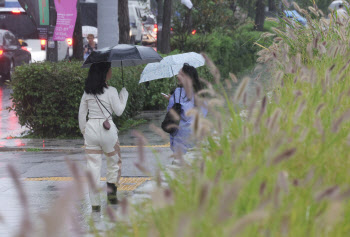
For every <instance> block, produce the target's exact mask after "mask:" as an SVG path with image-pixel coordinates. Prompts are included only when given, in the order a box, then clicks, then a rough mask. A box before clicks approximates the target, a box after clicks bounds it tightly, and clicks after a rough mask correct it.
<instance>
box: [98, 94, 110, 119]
mask: <svg viewBox="0 0 350 237" xmlns="http://www.w3.org/2000/svg"><path fill="white" fill-rule="evenodd" d="M95 99H97V100H98V101H99V102H100V104H101V105H102V106H103V108H105V110H107V112H108V113H109V114H110V116H109V117H111V116H112V114H111V113H110V112H109V110H108V109H107V108H106V107H105V106H104V105H103V104H102V102H101V101H100V99H99V98H98V97H97V95H95ZM97 100H96V103H97V105H98V107H99V108H100V110H101V112H102V114H103V115H104V116H105V117H106V118H107V116H106V115H105V114H104V113H103V111H102V109H101V106H100V104H99V103H98V102H97ZM109 117H108V118H109ZM108 118H107V119H108Z"/></svg>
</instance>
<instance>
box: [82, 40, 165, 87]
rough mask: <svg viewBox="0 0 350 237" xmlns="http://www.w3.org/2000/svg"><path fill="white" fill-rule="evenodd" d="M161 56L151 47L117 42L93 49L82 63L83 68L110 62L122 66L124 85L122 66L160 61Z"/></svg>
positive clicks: (114, 65) (113, 65)
mask: <svg viewBox="0 0 350 237" xmlns="http://www.w3.org/2000/svg"><path fill="white" fill-rule="evenodd" d="M161 60H162V57H161V56H160V55H159V54H158V53H157V52H156V51H154V49H153V48H151V47H145V46H136V45H128V44H118V45H116V46H114V47H108V48H103V49H100V50H95V51H93V52H91V54H90V55H89V56H88V57H87V59H86V60H85V62H84V63H83V66H82V67H83V68H89V67H90V66H91V64H93V63H101V62H110V63H111V65H112V67H121V68H122V80H123V86H124V75H123V67H124V66H125V67H127V66H136V65H140V64H146V63H153V62H160V61H161Z"/></svg>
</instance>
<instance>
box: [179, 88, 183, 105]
mask: <svg viewBox="0 0 350 237" xmlns="http://www.w3.org/2000/svg"><path fill="white" fill-rule="evenodd" d="M181 93H182V87H180V97H179V104H180V99H181Z"/></svg>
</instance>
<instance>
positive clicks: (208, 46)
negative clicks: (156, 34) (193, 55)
mask: <svg viewBox="0 0 350 237" xmlns="http://www.w3.org/2000/svg"><path fill="white" fill-rule="evenodd" d="M274 26H277V23H275V22H266V24H265V31H266V32H272V30H271V28H272V27H274ZM171 43H172V48H174V49H175V48H179V47H180V46H179V44H181V42H179V41H178V40H177V37H176V36H174V37H173V39H172V42H171ZM255 43H258V44H260V45H263V46H267V47H268V46H269V45H270V44H271V43H272V39H270V38H265V39H263V38H261V32H257V31H254V30H253V24H252V23H248V24H245V25H243V26H241V27H239V28H237V29H236V30H235V31H231V30H216V31H213V32H212V33H211V34H195V35H191V36H189V37H188V39H187V41H186V42H185V43H184V45H183V51H184V52H192V51H193V52H205V53H207V54H208V55H209V57H210V58H211V59H212V60H213V61H214V63H215V64H216V65H217V67H218V68H219V70H220V72H221V74H222V75H223V76H224V77H227V76H228V73H229V72H232V73H236V74H237V73H240V72H242V71H244V70H245V69H247V68H249V67H251V66H253V65H254V64H255V63H256V59H257V55H256V53H257V52H258V51H259V50H261V47H260V46H258V45H256V44H255Z"/></svg>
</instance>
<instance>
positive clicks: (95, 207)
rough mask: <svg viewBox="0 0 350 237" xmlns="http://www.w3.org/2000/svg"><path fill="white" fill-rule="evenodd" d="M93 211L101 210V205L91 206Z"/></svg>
mask: <svg viewBox="0 0 350 237" xmlns="http://www.w3.org/2000/svg"><path fill="white" fill-rule="evenodd" d="M91 207H92V211H93V212H99V211H101V206H91Z"/></svg>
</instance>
